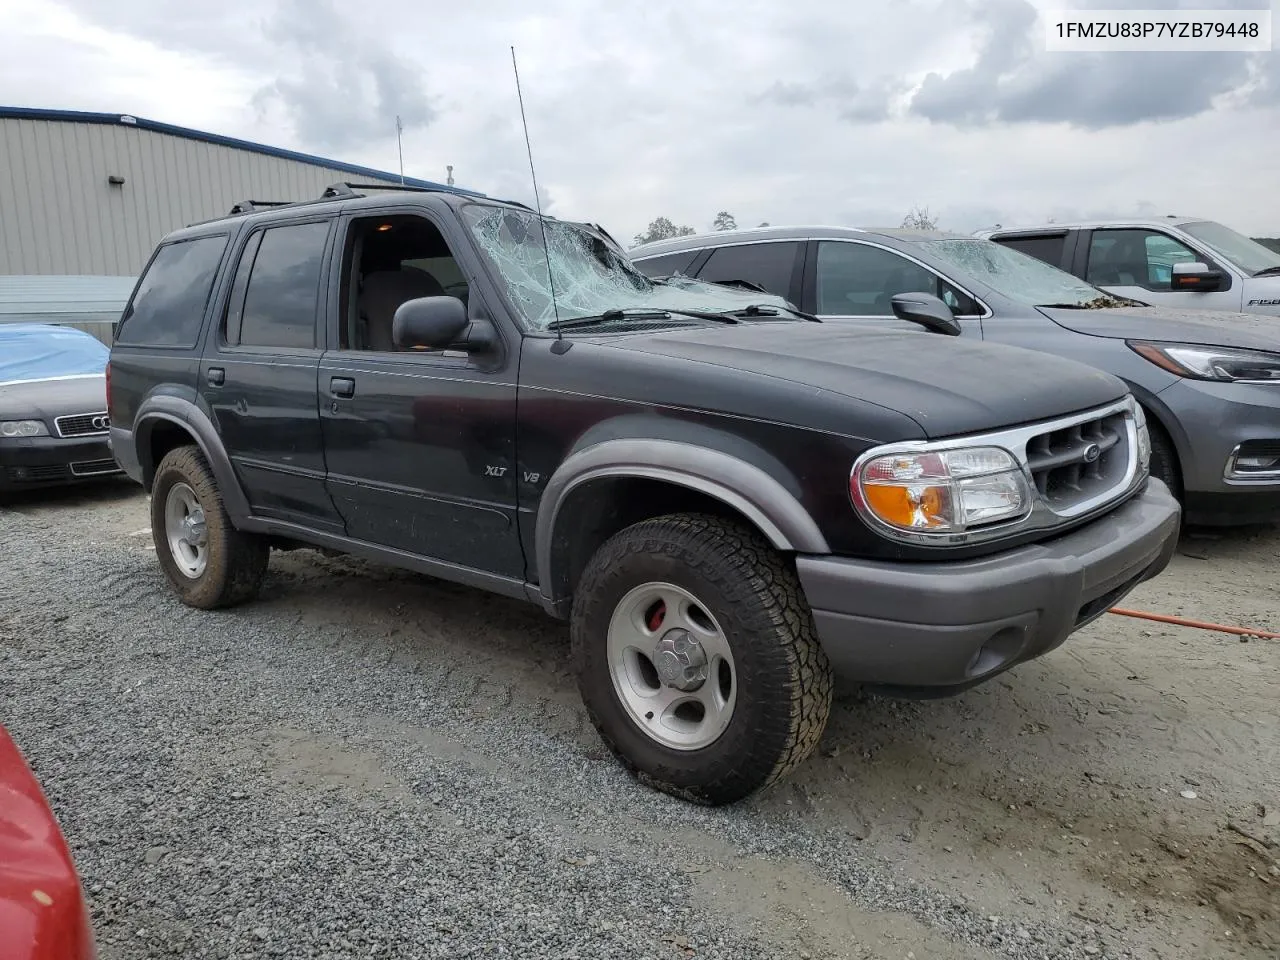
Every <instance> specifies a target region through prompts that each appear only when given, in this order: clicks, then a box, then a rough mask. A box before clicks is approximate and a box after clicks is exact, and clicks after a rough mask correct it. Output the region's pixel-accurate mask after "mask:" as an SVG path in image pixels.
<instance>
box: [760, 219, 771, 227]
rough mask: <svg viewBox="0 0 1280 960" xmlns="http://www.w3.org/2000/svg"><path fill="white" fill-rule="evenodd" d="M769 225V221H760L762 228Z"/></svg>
mask: <svg viewBox="0 0 1280 960" xmlns="http://www.w3.org/2000/svg"><path fill="white" fill-rule="evenodd" d="M768 225H769V221H768V220H762V221H760V226H762V227H767V226H768Z"/></svg>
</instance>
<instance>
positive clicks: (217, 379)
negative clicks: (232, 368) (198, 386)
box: [208, 367, 227, 387]
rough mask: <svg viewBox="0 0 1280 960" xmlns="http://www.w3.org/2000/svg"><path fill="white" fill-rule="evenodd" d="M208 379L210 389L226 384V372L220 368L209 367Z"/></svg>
mask: <svg viewBox="0 0 1280 960" xmlns="http://www.w3.org/2000/svg"><path fill="white" fill-rule="evenodd" d="M208 377H209V386H211V387H220V386H222V385H223V384H224V383H226V382H227V372H226V371H225V370H223V369H222V368H221V367H210V368H209V374H208Z"/></svg>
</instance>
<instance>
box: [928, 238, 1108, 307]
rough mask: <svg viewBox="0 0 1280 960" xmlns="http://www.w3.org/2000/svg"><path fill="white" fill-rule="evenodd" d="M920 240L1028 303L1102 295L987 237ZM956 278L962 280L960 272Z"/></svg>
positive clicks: (952, 263) (942, 256)
mask: <svg viewBox="0 0 1280 960" xmlns="http://www.w3.org/2000/svg"><path fill="white" fill-rule="evenodd" d="M922 243H923V244H924V245H925V246H926V249H927V250H928V252H929V253H931V254H933V256H934V257H935V258H936V259H938V260H941V261H942V262H943V263H944V264H946V265H948V266H951V267H954V268H956V269H957V270H959V271H961V273H962V274H963V275H967V276H970V277H973V278H974V279H975V280H979V281H981V282H982V283H985V284H986V285H987V286H989V287H991V288H992V289H993V290H995V291H996V292H997V293H1001V294H1003V295H1004V296H1006V297H1008V298H1009V299H1010V300H1015V301H1017V302H1018V303H1024V304H1027V305H1028V306H1032V307H1040V306H1047V305H1049V304H1073V305H1082V304H1086V303H1088V302H1089V301H1091V300H1097V299H1098V298H1099V297H1105V296H1106V294H1105V293H1103V292H1102V291H1101V290H1099V289H1098V288H1097V287H1095V286H1091V285H1090V284H1087V283H1085V282H1084V281H1083V280H1080V279H1078V278H1077V277H1073V276H1072V275H1071V274H1069V273H1067V272H1066V271H1065V270H1059V269H1058V268H1057V267H1051V266H1050V265H1049V264H1047V263H1045V262H1044V261H1043V260H1037V259H1036V258H1035V257H1032V256H1029V255H1028V254H1025V253H1019V252H1018V251H1017V250H1011V249H1010V248H1008V247H1006V246H1004V245H1002V244H999V243H994V242H992V241H991V240H977V239H974V240H925V241H922ZM957 279H958V280H961V281H962V280H963V276H961V277H957Z"/></svg>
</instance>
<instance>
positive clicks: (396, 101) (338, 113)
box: [253, 0, 436, 150]
mask: <svg viewBox="0 0 1280 960" xmlns="http://www.w3.org/2000/svg"><path fill="white" fill-rule="evenodd" d="M265 35H266V38H267V39H268V40H269V41H271V42H273V43H275V44H276V45H277V46H278V48H279V49H280V51H281V52H282V53H284V54H285V57H286V62H289V60H288V58H289V55H290V54H291V55H292V58H291V59H292V63H291V66H290V67H287V68H286V72H284V73H283V74H282V75H281V76H279V77H277V78H276V79H275V80H273V81H272V82H271V83H269V84H267V85H265V86H263V87H262V88H261V89H260V90H259V91H258V92H257V94H255V96H254V101H253V102H254V105H255V106H257V107H258V108H259V109H262V110H264V111H271V110H273V109H274V110H278V111H279V112H280V113H282V114H283V116H284V117H285V118H286V119H287V121H288V122H289V123H290V124H291V125H292V126H293V129H294V130H295V132H296V133H297V135H298V136H299V137H300V138H301V139H302V140H304V141H306V142H308V143H314V144H315V145H316V146H317V147H319V148H322V149H326V150H342V149H348V148H350V147H352V146H354V145H357V144H360V143H362V142H365V141H367V140H369V139H370V138H371V137H372V138H378V139H380V138H382V137H385V136H386V135H387V131H388V130H391V129H394V123H395V118H396V117H397V116H398V117H400V118H401V121H402V122H403V123H404V124H405V125H406V126H409V125H412V126H418V127H426V126H429V125H430V124H431V123H432V122H433V121H434V120H435V119H436V108H435V107H434V105H433V104H432V101H431V98H430V97H429V96H428V95H427V92H426V89H425V87H424V83H423V77H422V75H421V74H420V73H419V72H418V70H417V68H416V67H415V65H414V62H413V61H412V60H410V59H409V58H408V57H404V56H399V55H397V54H396V53H395V52H393V51H392V50H391V49H389V48H388V47H387V46H386V45H384V44H383V43H381V42H379V40H378V39H377V38H376V37H374V36H373V35H371V34H368V33H365V32H363V31H362V30H360V29H359V27H358V26H357V25H356V24H354V23H352V22H351V21H349V20H346V19H344V18H342V17H341V16H340V15H339V14H338V11H337V9H336V8H335V7H334V4H333V2H332V0H284V2H282V3H281V4H280V5H279V6H278V7H277V9H276V12H275V16H274V17H273V18H272V19H271V20H270V21H268V23H267V25H266V31H265Z"/></svg>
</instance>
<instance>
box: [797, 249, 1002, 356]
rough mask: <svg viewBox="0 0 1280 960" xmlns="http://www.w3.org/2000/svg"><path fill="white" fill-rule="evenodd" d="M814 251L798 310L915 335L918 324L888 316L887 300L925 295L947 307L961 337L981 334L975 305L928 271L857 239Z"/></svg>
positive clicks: (889, 302)
mask: <svg viewBox="0 0 1280 960" xmlns="http://www.w3.org/2000/svg"><path fill="white" fill-rule="evenodd" d="M815 247H816V250H815V251H814V253H813V254H812V255H811V256H810V262H811V264H812V266H811V267H810V269H808V270H806V271H805V294H806V296H805V300H804V307H803V309H806V310H809V311H810V312H812V313H815V314H817V315H818V316H819V317H821V318H822V319H823V320H833V321H851V322H857V323H859V324H863V325H866V326H873V327H884V328H888V329H896V330H912V331H918V330H921V329H923V328H922V327H920V326H919V324H916V323H913V322H911V321H909V320H900V319H898V317H897V316H896V315H895V314H894V312H893V305H892V304H893V298H894V297H895V296H896V295H897V294H899V293H928V294H932V295H933V296H935V297H937V298H938V299H940V300H942V301H943V303H945V304H947V306H949V307H951V310H952V312H953V314H954V315H955V317H956V319H957V320H959V321H960V326H961V329H962V331H963V335H964V336H973V337H981V336H982V324H981V319H980V317H981V314H982V312H983V311H982V307H981V305H980V304H979V303H978V302H977V300H975V299H974V298H973V297H972V296H971V295H970V294H969V293H968V292H967V291H965V290H962V289H961V288H960V287H959V286H957V285H956V284H954V283H952V282H950V281H949V280H947V279H946V278H944V277H942V276H941V275H940V274H938V273H937V272H935V271H934V270H933V269H932V268H930V267H926V266H925V265H924V264H922V263H919V262H917V261H915V260H913V259H911V258H910V257H907V256H906V255H904V254H902V253H900V252H898V251H896V250H891V249H889V248H887V247H882V246H879V245H877V244H874V243H868V242H865V241H862V240H819V241H816V243H815Z"/></svg>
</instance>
